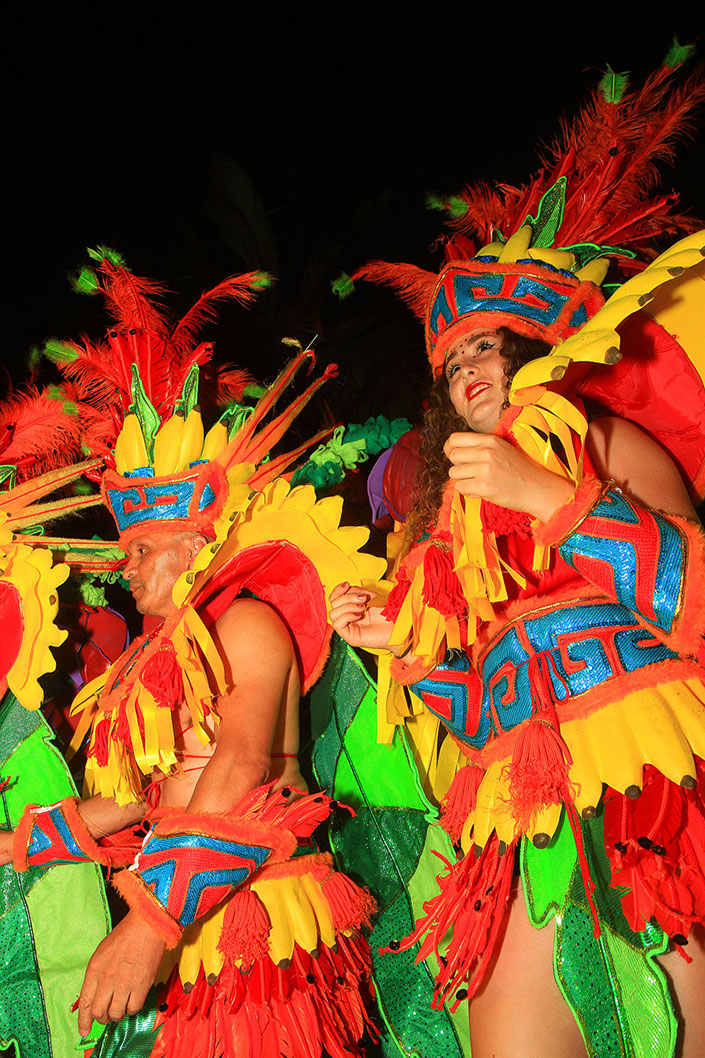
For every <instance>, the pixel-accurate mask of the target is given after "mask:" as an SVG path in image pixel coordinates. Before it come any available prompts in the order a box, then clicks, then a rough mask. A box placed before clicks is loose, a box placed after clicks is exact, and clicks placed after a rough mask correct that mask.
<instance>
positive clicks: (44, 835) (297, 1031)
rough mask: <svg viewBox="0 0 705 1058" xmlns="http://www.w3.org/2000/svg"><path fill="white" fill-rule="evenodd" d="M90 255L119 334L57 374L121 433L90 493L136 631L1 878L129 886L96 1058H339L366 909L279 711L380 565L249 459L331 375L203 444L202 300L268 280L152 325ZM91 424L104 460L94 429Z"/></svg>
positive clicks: (355, 993) (353, 1037)
mask: <svg viewBox="0 0 705 1058" xmlns="http://www.w3.org/2000/svg"><path fill="white" fill-rule="evenodd" d="M95 256H96V258H97V259H98V261H99V266H98V268H97V269H96V270H95V271H94V270H93V269H89V270H86V271H85V272H84V274H83V276H82V284H83V285H84V287H86V288H87V289H96V290H100V291H101V292H102V294H103V295H104V296H105V297H106V299H107V301H108V305H109V306H110V308H111V311H112V314H113V317H114V320H115V324H114V326H113V328H112V329H111V330H110V331H109V333H108V337H107V340H106V342H105V343H101V344H100V345H96V346H89V345H86V346H83V347H82V346H79V345H73V344H69V343H67V344H65V345H64V346H63V347H62V348H61V349H60V350H58V351H57V350H55V357H54V358H55V359H56V361H57V363H59V366H61V367H62V370H63V371H64V372H65V375H66V377H67V378H68V379H69V381H70V382H71V383H72V384H74V385H76V386H78V387H79V388H81V389H82V390H85V389H86V388H90V387H91V386H98V387H100V386H103V388H104V391H105V393H106V401H107V403H108V405H109V407H108V417H109V418H110V416H112V418H113V421H117V422H118V423H121V429H120V432H119V435H118V437H117V440H116V442H115V443H114V448H113V454H112V458H111V456H110V453H109V452H107V451H106V453H105V454H106V461H107V460H109V461H110V462H111V463H114V469H109V470H107V471H106V472H105V474H104V476H103V479H102V486H101V488H102V494H103V497H104V500H105V503H106V504H107V506H108V507H109V509H110V511H111V512H112V514H113V516H114V518H115V521H116V523H117V526H118V530H119V532H120V543H121V546H122V547H123V548H124V550H125V551H126V553H127V563H126V565H125V568H124V575H125V578H126V579H127V581H128V583H129V585H130V589H131V591H132V594H133V596H134V598H135V602H136V604H137V608H138V609H139V610H140V612H142V613H143V614H145V616H148V617H149V618H150V619H152V620H150V624H149V628H150V630H149V631H147V632H146V633H145V634H144V635H142V636H141V637H139V639H137V640H136V641H135V642H133V643H132V644H131V646H130V648H129V649H128V650H127V651H126V652H125V653H124V654H123V655H122V657H121V658H119V659H118V660H117V662H116V663H115V664H114V665H113V666H112V668H111V669H110V670H109V672H108V674H107V676H104V677H100V678H99V679H98V680H95V681H93V682H92V683H91V684H89V685H88V686H87V687H85V688H84V689H83V691H82V692H81V693H80V694H79V696H78V698H77V699H76V702H75V704H74V708H73V712H74V714H75V715H78V716H79V722H78V726H77V730H76V736H75V740H74V746H75V747H78V746H80V745H81V743H82V741H83V739H84V738H85V736H86V734H87V733H88V732H90V739H89V745H88V750H87V768H86V780H85V794H86V797H85V798H84V800H83V801H82V802H80V804H76V802H75V801H73V800H70V799H67V800H65V801H62V802H61V803H60V804H58V805H53V806H48V807H41V808H37V807H29V808H28V809H27V811H26V812H25V814H24V816H23V819H22V821H21V822H20V824H19V826H18V828H17V830H16V832H15V835H14V863H15V867H16V869H17V870H18V871H24V870H26V869H27V868H28V867H29V868H31V867H32V866H33V865H35V864H37V863H42V864H45V863H57V862H60V863H66V862H81V861H86V860H93V861H95V862H98V863H102V864H105V865H107V866H110V867H113V868H114V867H116V866H126V867H127V869H126V870H122V871H119V872H117V873H115V874H114V875H113V883H114V885H115V887H116V888H117V889H118V891H119V892H120V893H121V895H122V896H123V897H124V899H125V900H126V901H127V903H128V905H129V908H130V910H129V912H128V914H127V916H126V917H125V918H124V919H123V920H122V921H121V922H120V923H118V925H117V926H116V927H115V928H114V929H113V931H112V933H111V934H110V935H109V936H108V937H107V938H106V940H105V941H104V942H103V943H102V944H101V945H100V946H99V947H98V949H97V951H96V952H95V954H94V956H93V958H92V959H91V961H90V963H89V965H88V970H87V973H86V977H85V981H84V983H83V987H82V990H81V994H80V997H79V999H78V1004H77V1006H78V1024H79V1029H80V1031H81V1033H82V1034H84V1035H85V1034H87V1033H88V1032H89V1030H90V1026H91V1024H92V1021H93V1019H96V1020H97V1021H99V1022H102V1023H106V1022H115V1023H116V1024H114V1025H113V1026H112V1028H111V1029H110V1030H108V1031H107V1032H106V1034H105V1036H104V1037H103V1039H102V1041H101V1043H100V1045H99V1049H98V1051H97V1053H99V1054H100V1055H101V1056H103V1058H105V1056H107V1055H113V1054H122V1053H125V1054H127V1053H134V1051H135V1049H136V1048H137V1049H139V1050H140V1053H144V1054H148V1053H151V1054H153V1055H155V1056H156V1055H170V1056H171V1055H184V1056H186V1055H188V1056H203V1058H220V1056H225V1055H227V1056H234V1055H238V1058H240V1056H243V1055H250V1056H253V1058H254V1056H256V1055H257V1056H258V1055H272V1056H273V1055H279V1054H291V1055H292V1056H296V1058H310V1056H318V1055H321V1054H322V1053H324V1052H325V1053H327V1054H329V1055H331V1056H333V1058H337V1056H340V1058H342V1056H343V1055H347V1054H351V1053H352V1054H359V1053H360V1050H359V1044H360V1040H361V1038H362V1036H363V1033H364V1030H365V1028H366V1027H369V1025H370V1023H369V1020H368V1015H367V1012H366V1009H365V1002H366V1001H367V1000H368V999H369V993H370V988H369V980H368V979H369V953H368V951H367V948H366V944H365V941H364V939H363V938H362V936H361V934H360V927H361V924H362V923H363V922H364V921H366V920H367V918H368V916H369V913H370V911H371V909H372V902H371V900H370V898H369V896H368V895H367V894H366V893H365V892H364V891H362V890H360V889H358V888H357V887H356V886H355V885H353V883H352V882H350V881H349V880H348V879H347V878H345V876H343V875H340V874H338V873H337V872H335V871H334V870H333V867H332V863H331V860H330V857H329V856H328V855H325V854H319V853H318V852H317V851H316V846H315V844H314V843H313V839H312V834H313V831H314V830H315V828H316V827H317V826H318V825H319V824H320V823H321V822H323V821H324V820H326V819H327V818H328V817H329V815H330V812H331V811H332V810H333V809H334V807H335V805H334V804H333V803H332V802H331V800H330V798H328V797H326V796H324V795H323V794H306V793H305V786H304V783H303V780H302V778H301V774H300V772H299V768H298V762H297V754H298V749H299V725H298V701H299V695H300V693H301V692H302V691H305V690H306V689H307V688H308V687H309V686H310V684H311V683H312V682H313V681H314V680H315V679H316V678H317V676H318V674H319V673H320V670H321V668H322V666H323V663H324V661H325V658H326V655H327V646H328V640H329V637H330V631H331V630H330V627H329V625H328V622H327V614H326V601H325V600H326V593H327V590H328V589H329V588H331V587H332V586H333V584H334V583H335V582H336V581H337V580H338V579H340V576H341V575H343V576H345V578H346V579H349V580H353V579H357V578H359V577H362V578H364V580H365V581H367V582H369V581H372V580H374V578H375V577H376V576H377V575H378V573H379V568H378V562H377V560H375V559H372V558H370V557H366V556H364V555H360V554H358V553H357V549H358V548H359V546H360V545H361V544H362V543H363V542H364V539H365V536H366V531H364V530H360V531H358V530H350V529H345V530H340V529H339V528H338V521H339V516H340V503H339V502H337V501H336V500H335V499H330V500H322V501H320V502H316V499H315V493H314V490H313V488H312V487H311V486H302V487H300V488H296V489H294V490H292V491H290V490H289V486H288V482H287V480H286V478H285V477H284V474H285V471H286V470H287V468H288V467H290V466H291V465H292V463H294V462H295V460H296V459H297V457H298V456H299V455H300V454H301V453H302V452H303V451H304V450H305V449H306V448H307V447H308V445H302V446H300V447H299V448H298V449H297V450H296V451H294V452H288V453H285V454H283V455H277V456H274V457H272V458H265V457H268V455H269V453H270V451H271V449H272V447H273V446H274V445H275V444H276V443H277V442H278V441H279V440H280V439H281V437H282V436H283V434H284V433H285V431H286V429H287V427H288V426H289V424H290V423H291V421H292V419H293V418H294V417H295V416H296V414H298V412H299V410H300V409H301V408H302V407H303V405H304V404H305V403H306V402H307V400H308V399H309V398H310V396H311V395H312V394H313V393H314V392H315V390H316V389H317V388H318V387H319V385H320V384H321V382H322V381H324V380H325V378H327V377H330V375H331V374H332V373H333V370H334V369H328V370H327V371H326V372H325V373H324V375H323V376H322V377H321V378H319V379H318V380H317V381H316V382H314V383H312V384H311V385H310V386H309V387H308V389H307V390H306V391H305V392H304V393H303V394H302V395H301V396H299V397H298V398H297V399H296V400H295V401H294V402H293V403H292V404H291V405H290V406H289V408H287V409H286V410H285V411H284V412H281V413H280V414H279V415H277V416H276V417H274V418H273V419H271V420H270V421H268V422H266V423H265V422H264V420H265V417H266V416H267V415H268V413H269V412H270V411H271V410H272V408H273V406H274V404H275V402H276V400H277V398H278V397H279V396H280V394H281V392H282V390H283V389H284V388H285V387H286V386H287V385H288V383H289V382H290V381H291V379H292V378H293V376H294V375H295V373H296V372H297V370H298V369H299V368H300V367H301V366H302V365H303V364H305V363H311V362H312V359H313V358H312V354H311V353H308V352H302V353H301V354H300V355H299V356H298V357H296V358H295V360H294V361H293V362H292V363H291V364H290V365H289V366H288V367H287V368H286V369H285V370H284V371H283V372H282V373H281V375H280V376H279V378H278V379H277V380H276V382H275V383H274V384H273V385H272V386H271V387H269V388H268V389H267V390H265V391H264V393H263V395H262V396H261V398H260V400H259V401H258V402H257V404H256V406H255V407H254V409H252V408H244V407H242V406H240V405H238V406H235V407H231V408H229V409H228V410H227V411H226V412H225V414H224V415H223V416H222V417H221V419H220V420H219V421H218V422H217V423H216V424H215V425H214V426H213V427H212V429H211V430H210V431H209V432H208V433H207V434H206V435H205V437H204V430H203V425H202V420H201V414H200V409H199V407H198V405H197V403H196V402H197V394H198V383H199V365H200V364H203V363H204V362H205V361H206V360H207V359H208V358H209V357H210V354H211V347H210V346H209V345H207V344H205V343H201V344H198V345H197V344H196V343H195V341H194V335H195V333H196V331H197V330H198V328H199V327H200V325H201V323H202V321H203V320H204V319H205V318H208V317H209V315H210V314H211V313H212V308H213V305H214V303H215V302H216V301H218V300H224V299H226V298H236V299H237V300H239V301H241V302H245V301H247V300H250V299H251V297H252V296H253V294H254V291H255V290H256V289H257V288H258V287H259V286H262V285H264V283H265V280H266V277H264V276H263V275H261V274H259V273H254V274H251V275H248V276H243V277H239V278H236V279H231V280H226V281H225V282H224V283H222V284H220V286H219V287H216V288H215V289H214V290H213V291H211V292H209V293H208V294H205V295H203V297H202V298H201V299H200V300H199V302H198V303H197V305H196V306H195V307H194V309H192V310H191V312H190V313H188V314H187V315H186V317H184V318H183V319H182V320H181V322H180V323H179V324H178V325H177V326H176V327H175V328H172V327H171V326H169V325H168V324H167V323H166V321H165V319H164V316H163V314H162V312H161V311H160V310H159V309H158V308H157V307H156V300H155V299H156V296H157V295H158V294H159V293H160V290H159V288H158V287H157V286H156V284H153V283H151V282H149V281H146V280H143V279H139V278H138V277H135V276H133V275H132V274H131V273H130V272H129V271H128V270H127V269H126V268H125V267H124V266H123V264H122V262H121V260H120V259H119V258H118V257H117V255H115V254H113V253H112V252H108V251H105V252H97V253H96V254H95ZM93 425H94V427H95V429H94V432H93V439H94V442H95V438H96V437H98V436H102V438H103V443H104V444H105V443H107V444H108V445H109V430H108V429H107V427H105V423H104V424H103V427H105V428H104V429H103V432H102V434H101V429H102V427H101V428H99V427H100V424H98V425H97V426H96V424H95V423H94V424H93ZM94 446H95V445H94ZM96 447H97V446H96ZM149 780H151V783H150V782H149ZM138 823H139V824H141V827H140V828H139V829H140V832H139V837H138V838H135V824H138ZM140 844H141V847H140ZM155 981H156V983H157V986H158V987H157V988H156V989H154V990H153V991H152V992H151V995H150V998H149V1000H148V1001H147V1003H146V1005H145V999H146V997H147V994H148V992H149V990H150V988H151V986H152V985H153V984H154V982H155ZM155 1030H156V1031H155Z"/></svg>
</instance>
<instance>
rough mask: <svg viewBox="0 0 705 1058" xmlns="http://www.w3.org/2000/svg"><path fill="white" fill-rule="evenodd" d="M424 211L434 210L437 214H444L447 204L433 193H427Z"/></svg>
mask: <svg viewBox="0 0 705 1058" xmlns="http://www.w3.org/2000/svg"><path fill="white" fill-rule="evenodd" d="M426 209H435V210H436V212H438V213H445V211H446V209H447V202H446V200H445V199H444V198H442V197H441V196H440V195H437V194H436V192H435V191H427V192H426Z"/></svg>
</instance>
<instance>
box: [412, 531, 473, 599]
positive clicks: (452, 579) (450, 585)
mask: <svg viewBox="0 0 705 1058" xmlns="http://www.w3.org/2000/svg"><path fill="white" fill-rule="evenodd" d="M422 597H423V601H424V603H425V604H426V606H431V607H433V609H434V610H438V612H439V613H440V614H442V615H443V617H459V616H461V615H462V614H466V613H467V609H468V604H467V600H466V598H465V596H464V595H463V589H462V588H461V586H460V581H459V580H458V576H457V574H456V572H455V570H454V569H453V556H452V551H446V550H444V549H443V548H442V547H441V546H433V543H432V544H431V546H430V547H428V548H427V549H426V554H425V555H424V560H423V593H422Z"/></svg>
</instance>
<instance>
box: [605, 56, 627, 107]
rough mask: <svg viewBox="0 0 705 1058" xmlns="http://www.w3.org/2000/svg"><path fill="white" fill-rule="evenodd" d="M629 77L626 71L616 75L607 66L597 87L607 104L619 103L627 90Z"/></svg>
mask: <svg viewBox="0 0 705 1058" xmlns="http://www.w3.org/2000/svg"><path fill="white" fill-rule="evenodd" d="M629 76H630V75H629V71H628V70H625V71H624V72H623V73H617V72H616V71H615V70H613V69H612V67H611V66H610V65H609V64H608V65H607V69H606V70H605V72H604V73H603V75H602V77H601V78H600V84H599V86H598V87H599V89H600V91H601V92H602V96H603V98H604V99H605V101H606V102H607V103H619V101H620V100H621V99H622V98H623V96H624V93H625V92H626V90H627V89H628V88H629Z"/></svg>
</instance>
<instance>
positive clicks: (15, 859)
mask: <svg viewBox="0 0 705 1058" xmlns="http://www.w3.org/2000/svg"><path fill="white" fill-rule="evenodd" d="M39 807H40V806H39V805H27V806H26V808H25V810H24V812H23V813H22V818H21V819H20V821H19V823H18V824H17V827H16V828H15V833H14V836H13V838H12V866H13V867H14V868H15V870H16V871H17V872H18V873H19V874H24V872H25V871H26V870H28V868H29V864H28V863H27V849H28V848H29V843H30V840H31V837H32V827H33V826H34V816H33V815H32V809H33V808H39Z"/></svg>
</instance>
